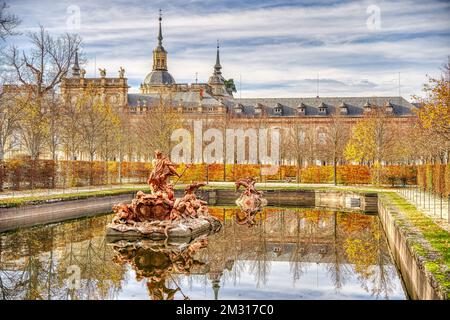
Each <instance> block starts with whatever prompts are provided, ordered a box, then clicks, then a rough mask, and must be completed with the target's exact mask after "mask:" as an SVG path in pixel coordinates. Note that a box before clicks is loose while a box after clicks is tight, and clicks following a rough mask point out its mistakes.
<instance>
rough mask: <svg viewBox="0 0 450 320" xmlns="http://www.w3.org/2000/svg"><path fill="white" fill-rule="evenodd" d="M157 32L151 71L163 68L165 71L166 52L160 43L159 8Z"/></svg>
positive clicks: (161, 38) (160, 15) (160, 14)
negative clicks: (156, 43)
mask: <svg viewBox="0 0 450 320" xmlns="http://www.w3.org/2000/svg"><path fill="white" fill-rule="evenodd" d="M158 20H159V32H158V46H157V47H156V48H155V49H154V50H153V71H155V70H165V71H167V52H166V50H165V49H164V47H163V45H162V40H163V36H162V27H161V21H162V12H161V9H159V18H158Z"/></svg>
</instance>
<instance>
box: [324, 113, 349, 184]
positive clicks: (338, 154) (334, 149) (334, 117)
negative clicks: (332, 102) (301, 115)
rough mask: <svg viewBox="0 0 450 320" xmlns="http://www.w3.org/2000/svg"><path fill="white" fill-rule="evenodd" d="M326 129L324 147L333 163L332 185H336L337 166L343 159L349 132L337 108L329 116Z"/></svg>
mask: <svg viewBox="0 0 450 320" xmlns="http://www.w3.org/2000/svg"><path fill="white" fill-rule="evenodd" d="M327 129H328V132H327V134H326V145H327V146H328V147H327V150H328V153H329V157H330V158H331V160H332V162H333V182H334V185H337V164H338V162H339V161H340V160H341V159H342V157H343V153H344V149H345V146H346V144H347V142H348V139H349V131H350V130H349V126H348V125H347V124H346V123H345V119H344V117H343V116H342V114H341V112H340V110H339V108H335V110H334V111H333V113H332V114H331V117H330V123H329V124H328V128H327Z"/></svg>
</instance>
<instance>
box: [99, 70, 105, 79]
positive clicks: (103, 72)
mask: <svg viewBox="0 0 450 320" xmlns="http://www.w3.org/2000/svg"><path fill="white" fill-rule="evenodd" d="M98 71H100V77H102V78H104V77H106V69H102V68H98Z"/></svg>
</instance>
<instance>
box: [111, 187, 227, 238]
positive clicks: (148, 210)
mask: <svg viewBox="0 0 450 320" xmlns="http://www.w3.org/2000/svg"><path fill="white" fill-rule="evenodd" d="M202 185H203V184H198V183H195V184H192V185H190V186H188V187H187V188H186V191H185V195H184V197H182V198H179V199H173V200H171V199H170V198H169V197H167V194H165V193H162V192H157V193H155V194H145V193H144V192H142V191H139V192H138V193H137V194H136V197H135V198H134V199H133V200H132V202H131V204H124V203H121V204H118V205H115V206H114V207H113V210H114V212H115V213H116V216H115V217H114V218H113V221H112V222H111V223H110V224H108V226H107V227H108V229H107V235H108V236H109V237H119V238H140V237H145V238H149V239H152V240H161V239H166V238H171V239H172V238H184V239H183V241H189V240H190V239H193V238H195V237H198V236H199V235H203V234H208V233H214V232H217V231H218V230H220V228H221V226H222V225H221V223H220V221H219V220H218V219H217V218H215V217H214V216H211V215H209V213H208V207H207V205H206V202H205V201H202V200H200V199H197V197H196V196H195V193H194V191H195V190H196V189H197V188H198V187H200V186H202Z"/></svg>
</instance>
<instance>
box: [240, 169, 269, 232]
mask: <svg viewBox="0 0 450 320" xmlns="http://www.w3.org/2000/svg"><path fill="white" fill-rule="evenodd" d="M255 183H256V180H255V179H254V178H253V177H250V178H247V179H240V180H238V181H236V183H235V185H236V191H238V190H239V189H240V188H241V187H244V188H245V190H244V191H243V192H242V194H241V195H240V196H239V198H238V199H237V200H236V204H237V205H238V206H239V208H240V209H241V211H242V212H243V213H244V214H245V218H241V217H239V216H238V215H237V216H236V222H237V223H238V224H246V223H247V224H249V225H253V224H254V218H255V215H256V213H258V212H260V211H261V210H262V208H263V207H265V206H267V199H265V198H264V197H263V192H262V191H258V190H256V187H255Z"/></svg>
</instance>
